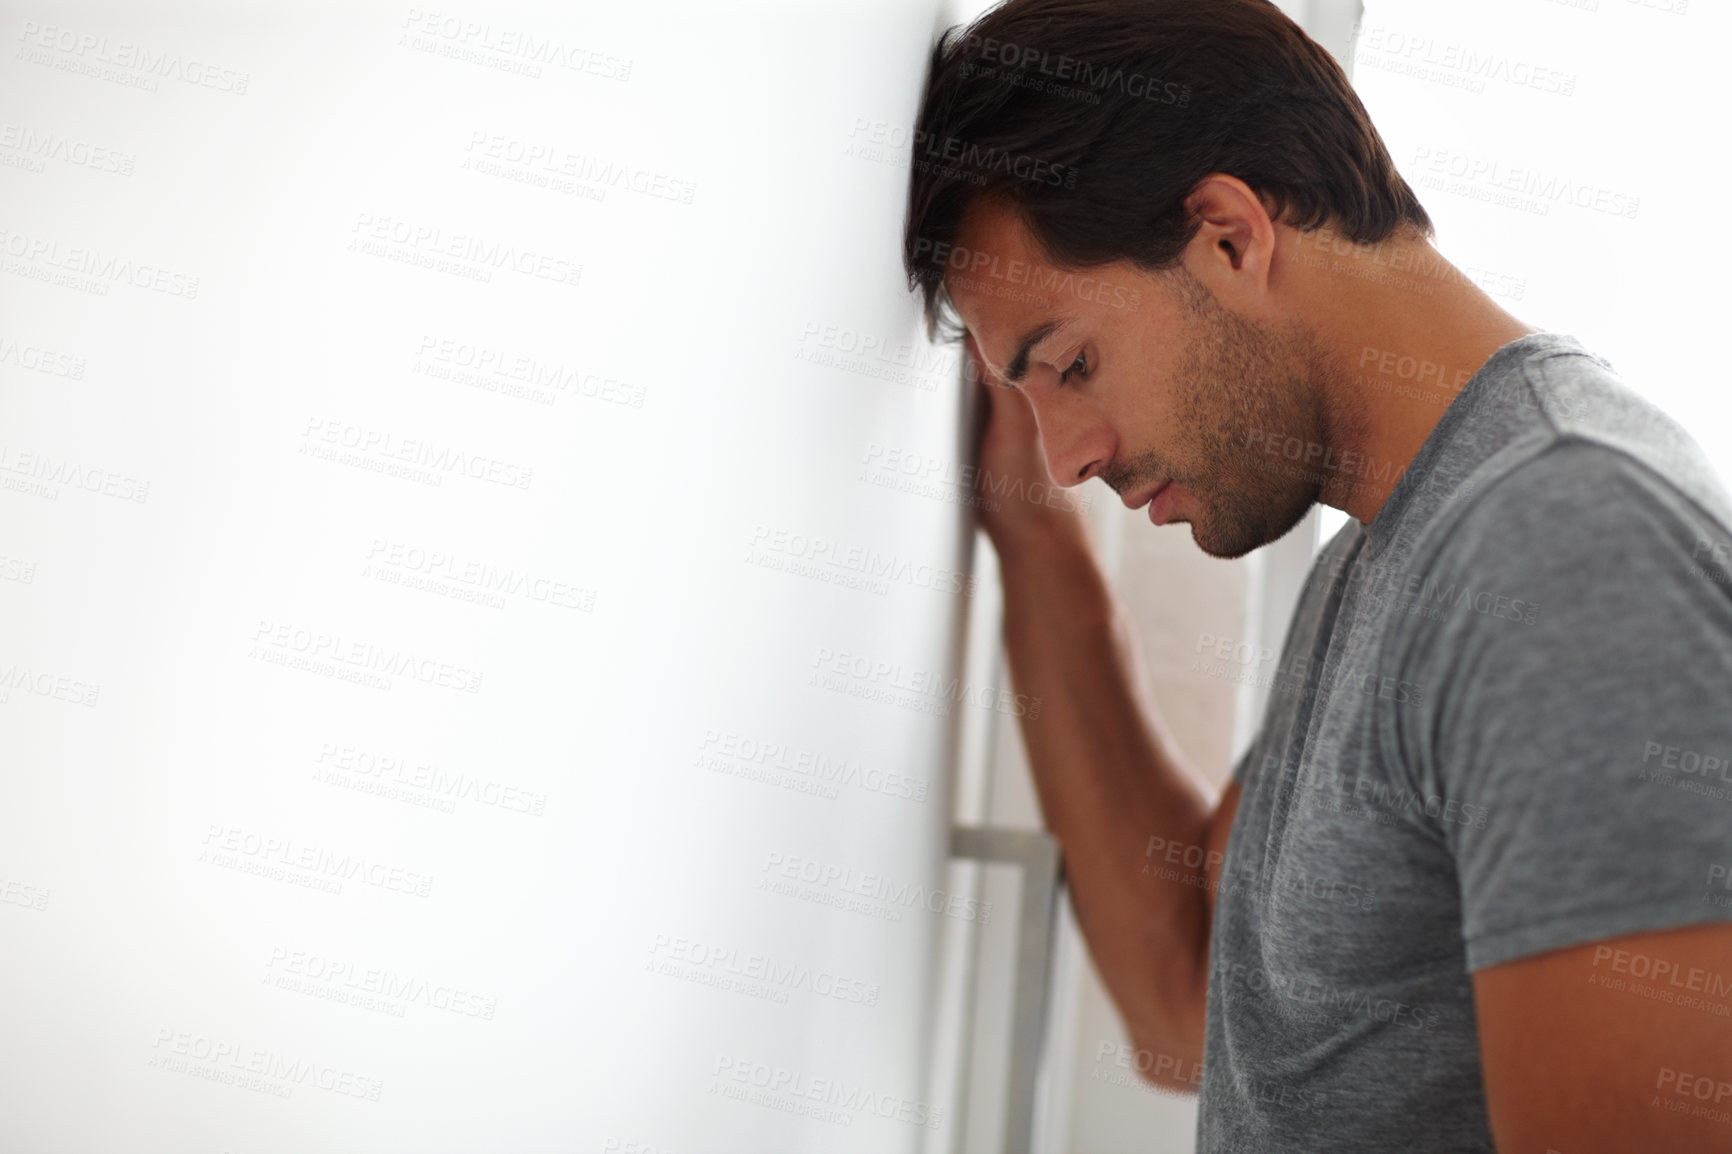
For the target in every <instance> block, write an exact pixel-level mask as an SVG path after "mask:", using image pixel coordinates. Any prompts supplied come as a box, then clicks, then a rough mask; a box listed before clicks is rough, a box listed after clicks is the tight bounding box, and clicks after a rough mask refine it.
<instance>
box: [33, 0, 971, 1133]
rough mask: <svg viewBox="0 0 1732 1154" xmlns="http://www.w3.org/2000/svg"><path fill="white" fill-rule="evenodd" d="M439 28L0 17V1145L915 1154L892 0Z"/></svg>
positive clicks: (901, 306)
mask: <svg viewBox="0 0 1732 1154" xmlns="http://www.w3.org/2000/svg"><path fill="white" fill-rule="evenodd" d="M439 11H440V12H441V13H442V15H434V14H432V10H430V9H422V8H420V7H418V6H412V5H408V4H396V3H393V4H385V3H367V4H361V5H355V4H341V5H338V4H327V5H323V6H320V7H311V6H305V5H302V6H289V7H284V6H281V5H271V6H265V5H255V6H252V7H250V8H248V9H244V10H236V9H229V8H216V7H212V6H191V5H188V6H183V7H176V8H163V7H157V8H155V9H151V10H146V9H141V8H138V7H135V6H129V5H118V4H115V5H83V6H70V5H58V6H48V5H33V4H25V5H20V4H8V5H6V6H5V11H4V14H3V15H0V29H4V30H5V36H6V37H7V40H8V46H7V48H6V59H5V62H4V64H0V107H4V108H5V109H6V110H7V111H6V115H5V117H4V120H5V125H4V128H3V133H4V135H3V136H0V162H3V164H0V204H3V205H4V208H3V209H0V258H3V261H4V264H3V266H0V274H3V275H0V318H3V319H0V479H3V482H4V483H3V485H0V557H3V558H4V561H0V675H3V676H4V678H5V684H4V687H3V688H0V750H3V751H4V753H3V755H0V781H3V783H4V786H5V791H6V799H7V801H6V804H5V805H4V806H0V892H3V893H4V894H5V895H6V899H5V901H4V902H3V903H0V973H3V974H4V988H5V991H6V992H5V994H4V995H0V1032H3V1033H4V1035H5V1037H6V1038H7V1045H6V1047H5V1053H4V1056H0V1084H3V1085H4V1086H5V1087H6V1093H5V1102H6V1105H5V1108H4V1110H0V1147H4V1148H6V1149H28V1150H33V1151H58V1150H65V1151H73V1150H80V1151H81V1150H90V1149H127V1150H135V1151H153V1150H162V1151H185V1150H190V1149H205V1150H212V1151H215V1150H233V1151H248V1152H263V1151H271V1150H280V1151H300V1150H308V1149H321V1150H355V1151H362V1150H365V1151H390V1150H404V1151H411V1150H413V1151H432V1150H451V1151H472V1150H478V1149H509V1150H515V1151H537V1150H561V1151H570V1150H586V1151H606V1150H636V1151H655V1152H675V1154H687V1152H691V1151H700V1150H701V1151H741V1152H750V1154H763V1152H765V1151H776V1150H784V1151H796V1150H812V1149H824V1150H827V1151H838V1152H840V1151H860V1152H866V1151H871V1152H873V1154H877V1152H881V1151H895V1150H905V1151H912V1150H915V1149H918V1148H920V1146H921V1144H922V1143H923V1142H924V1141H925V1140H926V1139H927V1137H928V1136H929V1135H930V1134H931V1133H932V1132H933V1130H932V1129H931V1128H930V1127H929V1126H927V1125H923V1124H921V1121H922V1120H923V1119H924V1120H927V1121H930V1122H933V1123H935V1124H936V1125H938V1126H939V1127H942V1126H947V1125H948V1124H949V1118H948V1117H947V1116H945V1115H943V1114H942V1113H940V1112H939V1110H937V1109H936V1108H934V1107H932V1106H931V1104H929V1103H927V1102H926V1101H924V1100H923V1095H924V1093H925V1090H924V1087H925V1085H926V1078H927V1073H928V1071H927V1070H926V1063H927V1054H928V1052H929V1043H930V1039H929V1037H928V1033H927V1030H928V1020H929V1018H930V1017H931V1016H932V1014H933V1012H934V1000H935V997H936V986H935V979H936V977H937V971H936V969H935V962H934V958H935V956H936V953H935V951H936V944H937V942H938V940H939V938H940V936H941V931H942V929H943V928H944V927H945V926H946V925H947V924H948V923H950V922H951V921H954V920H957V919H958V918H961V919H964V920H966V919H967V918H971V917H978V916H980V914H981V913H982V912H983V911H981V910H980V909H979V907H976V906H973V905H972V904H968V903H964V904H962V905H959V906H958V907H956V909H955V910H953V911H951V912H955V913H956V914H957V917H956V918H953V917H950V916H947V914H946V913H945V912H942V911H944V910H945V900H944V898H945V887H946V886H947V885H948V884H949V874H948V873H947V872H946V869H945V864H944V859H945V855H946V831H947V826H948V818H949V808H950V797H949V792H948V789H949V783H948V776H947V769H948V766H949V765H950V763H951V761H952V758H953V753H954V751H953V748H952V746H953V741H954V739H955V737H956V735H957V734H958V732H959V731H960V730H962V729H963V728H965V727H964V725H963V720H964V718H966V717H967V716H968V715H969V714H970V713H971V712H973V713H986V712H990V705H988V706H982V705H980V704H977V702H978V701H979V700H980V699H979V698H962V699H959V698H958V697H957V696H956V695H951V696H949V697H947V696H946V694H945V691H944V689H942V688H936V689H935V688H933V687H931V686H930V685H929V684H928V683H926V682H925V681H918V682H916V679H918V678H922V677H924V676H925V675H928V674H931V675H940V674H946V673H950V672H952V671H953V670H956V669H957V668H959V661H960V658H961V650H960V642H961V624H962V622H963V621H964V619H965V617H966V615H967V613H968V607H969V604H970V596H969V594H968V592H967V590H966V587H965V585H964V584H963V583H962V582H963V577H959V576H958V574H959V573H960V571H962V570H964V569H965V568H966V565H967V559H968V550H969V548H970V546H971V537H970V535H969V533H968V532H967V513H966V510H965V508H964V507H963V505H962V504H961V503H960V500H959V489H958V486H957V484H956V483H955V477H956V466H957V460H958V456H959V444H960V441H959V438H960V429H961V427H962V424H961V412H960V402H959V397H960V395H961V394H960V392H959V389H958V385H957V375H956V359H955V354H954V351H953V350H950V351H947V352H945V353H943V354H933V353H932V352H931V351H930V350H927V349H925V347H924V344H923V343H922V342H921V339H920V338H919V337H918V336H917V332H918V330H917V327H916V324H915V312H914V305H913V301H912V299H911V298H910V296H909V294H908V293H907V291H906V287H905V284H904V282H903V278H902V271H901V268H900V264H899V251H898V245H897V241H898V238H899V236H900V223H901V214H902V210H903V201H904V196H905V182H906V170H905V168H903V167H902V166H901V164H899V163H898V159H899V158H898V155H897V152H898V150H897V149H896V148H895V147H894V146H889V147H879V146H877V145H875V144H874V143H873V139H872V138H873V136H874V135H875V133H876V131H877V127H878V126H882V125H905V124H907V123H909V122H910V120H911V119H912V116H913V111H914V103H915V101H916V100H917V98H918V80H919V77H920V74H921V71H922V69H923V67H924V63H925V54H926V50H927V46H928V43H929V38H930V34H931V30H932V27H933V25H934V23H935V21H936V20H937V12H936V5H935V4H933V3H930V2H926V0H907V2H894V3H886V2H884V0H870V2H868V0H860V2H857V3H847V4H824V5H812V6H803V5H786V4H769V3H763V4H758V3H730V4H726V5H716V4H713V3H697V2H691V3H676V4H658V5H655V6H647V5H645V6H631V5H610V4H583V5H579V6H576V7H573V6H571V5H563V4H560V5H556V4H519V5H514V6H511V7H500V6H483V5H480V4H475V5H471V6H469V7H467V8H464V9H458V10H448V9H444V8H443V7H442V8H441V9H440V10H439ZM676 30H677V34H675V32H676ZM543 45H551V46H553V48H554V54H552V55H546V54H544V55H542V56H541V57H540V59H539V62H537V59H536V55H537V53H540V52H541V48H542V46H543ZM901 152H903V153H905V152H906V144H905V143H904V144H903V146H902V148H901ZM610 165H611V166H613V167H612V168H611V169H610V168H609V167H608V166H610ZM597 166H599V169H598V167H597ZM628 172H629V175H625V176H624V179H620V180H618V181H617V182H616V181H615V180H614V179H613V175H617V174H625V173H628ZM610 174H611V175H610ZM159 273H160V275H159ZM195 281H196V286H195V284H194V282H195ZM74 370H76V371H74ZM525 377H528V378H532V379H535V380H539V382H540V383H538V384H535V385H534V386H533V387H532V388H531V389H530V390H529V391H527V392H526V391H524V389H523V387H522V386H523V384H524V378H525ZM453 453H456V454H460V455H461V456H460V457H453V456H452V454H453ZM907 461H914V462H917V463H922V462H924V463H932V464H934V466H935V468H936V472H935V473H933V474H931V475H925V474H924V473H923V476H924V477H925V479H924V480H923V481H921V483H920V484H919V485H917V486H915V487H912V488H902V487H898V486H899V485H900V484H901V483H902V482H903V481H904V480H905V474H904V473H903V472H902V471H901V467H902V465H903V463H904V462H907ZM406 464H407V465H408V466H409V467H408V468H405V465H406ZM453 466H455V467H453ZM820 540H821V541H822V542H823V544H822V545H820V544H818V543H817V542H819V541H820ZM881 565H882V566H884V567H885V568H884V569H880V566H881ZM799 566H805V568H804V569H803V570H802V569H799V568H798V567H799ZM862 569H866V570H869V571H870V574H881V575H877V576H872V575H870V574H869V575H868V579H865V580H862V579H861V577H862ZM964 576H965V575H964ZM496 578H497V579H498V580H500V581H502V582H504V583H505V587H504V588H503V589H502V590H500V591H498V592H494V591H493V590H492V587H493V584H494V581H495V579H496ZM519 579H521V581H520V580H519ZM839 655H846V657H842V656H839ZM374 658H377V659H378V661H377V665H374V666H373V667H371V668H370V667H369V666H370V664H371V663H372V661H373V659H374ZM856 659H860V660H863V661H864V662H865V664H864V665H857V664H856V663H855V662H856ZM402 663H408V664H406V665H405V664H402ZM380 667H383V669H382V670H381V668H380ZM893 682H895V683H898V684H902V685H903V686H904V687H903V688H900V689H898V688H894V687H892V683H893ZM911 682H912V683H913V684H912V686H911V687H910V683H911ZM964 688H966V687H964ZM863 692H864V693H870V694H872V695H873V696H860V694H861V693H863ZM817 758H822V759H825V761H826V762H827V763H831V764H833V765H834V766H835V767H836V768H839V769H840V771H841V772H842V773H843V774H844V775H847V780H844V781H843V782H841V783H837V782H835V781H832V780H826V776H827V775H826V771H825V770H822V769H820V768H819V767H818V764H817V762H816V760H815V759H817ZM783 763H785V767H784V764H783ZM808 871H809V872H808ZM787 874H792V875H793V876H792V877H789V876H786V875H787ZM802 877H805V878H806V880H805V881H802V880H801V878H802ZM879 885H888V887H889V891H888V892H879V896H876V897H861V896H860V895H859V893H858V891H859V890H862V889H868V888H871V887H874V886H879ZM933 894H935V895H937V897H936V898H935V899H934V900H935V901H936V906H937V908H938V909H939V910H940V911H941V912H939V913H932V912H930V911H929V909H928V908H927V907H926V906H925V905H923V904H921V902H922V901H923V899H925V897H926V896H927V895H933ZM737 1074H743V1075H745V1077H744V1079H743V1080H742V1079H740V1078H737V1077H735V1075H737ZM249 1079H251V1081H250V1082H249ZM771 1081H774V1082H775V1084H776V1087H777V1092H776V1093H775V1094H773V1095H772V1094H765V1093H764V1092H763V1084H764V1083H767V1082H771ZM826 1087H831V1088H835V1089H839V1090H840V1091H842V1093H843V1094H845V1095H846V1096H848V1097H849V1098H850V1099H851V1101H850V1102H849V1103H846V1104H843V1105H842V1106H840V1107H835V1104H834V1097H833V1095H831V1094H829V1093H827V1091H826ZM800 1095H815V1097H804V1098H802V1097H800ZM826 1102H828V1103H829V1104H830V1105H831V1106H832V1108H836V1109H839V1112H840V1114H841V1115H842V1116H843V1117H841V1118H829V1119H823V1118H819V1117H816V1116H814V1115H813V1113H812V1112H811V1110H810V1107H812V1106H814V1105H818V1106H823V1105H825V1104H826ZM898 1115H900V1117H898Z"/></svg>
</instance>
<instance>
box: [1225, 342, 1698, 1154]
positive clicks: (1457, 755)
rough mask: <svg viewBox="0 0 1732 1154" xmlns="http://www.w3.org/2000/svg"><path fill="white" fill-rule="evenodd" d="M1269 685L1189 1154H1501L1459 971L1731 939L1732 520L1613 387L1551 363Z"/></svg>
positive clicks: (1469, 395) (1522, 388)
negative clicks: (1194, 1152)
mask: <svg viewBox="0 0 1732 1154" xmlns="http://www.w3.org/2000/svg"><path fill="white" fill-rule="evenodd" d="M1704 384H1705V385H1711V386H1712V387H1714V388H1720V387H1722V385H1723V382H1721V381H1718V380H1716V381H1712V382H1704ZM1279 661H1280V665H1279V667H1278V668H1276V669H1274V670H1272V671H1271V670H1265V672H1267V673H1269V674H1271V675H1272V677H1273V681H1272V683H1271V689H1270V696H1269V704H1268V707H1267V710H1266V712H1265V714H1264V717H1263V720H1262V724H1261V726H1260V728H1259V730H1258V732H1257V736H1256V738H1255V739H1254V740H1253V741H1252V743H1251V745H1250V747H1249V748H1248V749H1247V751H1246V752H1245V754H1244V756H1243V757H1241V758H1240V760H1239V761H1238V763H1237V764H1236V765H1235V766H1234V770H1233V774H1234V778H1235V779H1236V780H1237V781H1238V782H1239V785H1240V788H1241V790H1242V794H1241V797H1240V801H1239V807H1238V812H1237V815H1236V817H1235V819H1234V821H1233V827H1232V831H1231V833H1230V835H1229V839H1228V842H1227V847H1226V850H1225V853H1224V857H1223V867H1222V870H1223V872H1222V880H1221V885H1220V889H1219V890H1218V894H1217V904H1216V909H1215V918H1214V929H1213V936H1212V940H1211V943H1210V960H1209V964H1210V970H1209V985H1208V1003H1207V1004H1208V1010H1207V1033H1206V1035H1205V1051H1204V1062H1203V1078H1202V1086H1201V1102H1200V1113H1199V1117H1198V1143H1197V1148H1198V1149H1199V1150H1200V1151H1202V1152H1204V1154H1226V1152H1229V1151H1232V1152H1236V1154H1283V1152H1287V1151H1292V1152H1303V1154H1322V1152H1325V1151H1327V1152H1330V1154H1356V1152H1360V1151H1363V1152H1365V1154H1373V1152H1375V1154H1389V1152H1391V1151H1402V1152H1404V1154H1406V1152H1429V1151H1438V1152H1441V1151H1451V1152H1454V1151H1486V1152H1490V1151H1492V1150H1494V1146H1493V1143H1492V1136H1491V1128H1490V1123H1489V1121H1488V1119H1487V1117H1486V1110H1485V1097H1484V1090H1483V1082H1482V1078H1481V1072H1480V1064H1479V1038H1478V1033H1477V1030H1476V1027H1475V1021H1474V1004H1473V986H1472V979H1471V977H1470V971H1473V970H1478V969H1482V968H1484V967H1486V966H1495V965H1498V964H1499V963H1502V962H1507V961H1510V960H1511V959H1514V958H1520V957H1524V956H1526V955H1529V954H1536V953H1540V952H1542V951H1546V950H1554V949H1559V948H1562V947H1565V946H1572V945H1577V944H1580V943H1584V942H1591V941H1596V940H1598V939H1603V938H1608V937H1615V936H1618V935H1622V934H1629V933H1636V932H1640V931H1645V930H1657V929H1662V928H1666V927H1675V926H1682V925H1687V924H1694V923H1701V922H1709V921H1721V920H1732V889H1728V888H1724V887H1725V886H1727V885H1732V883H1726V882H1723V881H1722V880H1721V879H1723V878H1724V877H1725V875H1726V874H1727V872H1729V871H1728V870H1727V869H1726V866H1727V865H1729V864H1732V500H1729V499H1728V496H1727V494H1726V492H1725V490H1724V489H1723V488H1722V486H1721V485H1720V483H1719V482H1718V480H1717V479H1716V478H1715V475H1714V472H1713V470H1712V468H1711V467H1710V466H1709V464H1708V462H1707V460H1706V459H1705V457H1704V456H1703V454H1702V452H1701V449H1700V448H1699V446H1698V445H1697V444H1696V443H1695V442H1694V441H1693V440H1692V439H1691V438H1690V437H1689V435H1688V434H1686V433H1685V432H1684V430H1683V429H1682V428H1681V427H1680V426H1679V425H1678V424H1677V423H1676V422H1675V421H1673V420H1672V419H1671V418H1670V417H1668V416H1666V415H1665V414H1664V413H1663V412H1661V411H1660V410H1659V409H1658V408H1656V407H1655V406H1654V405H1653V404H1651V403H1649V402H1647V401H1645V400H1643V399H1642V398H1641V397H1640V396H1638V395H1637V394H1636V393H1635V392H1634V391H1633V390H1631V389H1630V387H1629V386H1628V385H1626V384H1624V383H1623V382H1622V381H1620V380H1619V379H1618V378H1617V377H1616V376H1615V375H1614V374H1613V372H1612V368H1611V366H1610V365H1609V364H1608V363H1607V362H1606V361H1604V360H1602V359H1600V358H1599V357H1595V356H1593V355H1591V354H1589V353H1587V352H1586V351H1585V350H1584V349H1583V348H1582V346H1581V344H1580V343H1579V342H1577V341H1576V340H1575V339H1574V338H1573V337H1569V336H1565V335H1562V334H1558V333H1535V334H1530V335H1528V336H1525V337H1522V338H1520V339H1518V340H1514V341H1511V342H1510V343H1508V344H1506V345H1504V346H1503V347H1502V348H1500V349H1498V350H1497V352H1496V353H1494V354H1493V355H1492V356H1491V357H1490V359H1488V360H1487V361H1486V363H1485V364H1484V365H1483V366H1482V367H1481V368H1480V370H1479V372H1478V373H1476V374H1475V375H1474V376H1473V378H1472V379H1471V380H1469V381H1468V383H1467V384H1466V385H1465V386H1464V387H1463V388H1462V390H1461V391H1460V393H1459V394H1457V395H1456V397H1455V398H1454V399H1453V400H1451V401H1450V403H1449V405H1448V407H1447V408H1445V409H1444V411H1443V413H1442V416H1441V417H1440V419H1439V421H1438V423H1437V425H1436V427H1435V429H1434V430H1433V431H1432V433H1431V434H1430V436H1429V437H1428V438H1427V440H1426V441H1425V443H1424V445H1423V446H1422V447H1421V448H1420V450H1419V453H1418V455H1417V456H1416V457H1415V458H1414V460H1413V462H1412V464H1411V465H1410V466H1409V467H1408V469H1407V470H1406V472H1405V473H1404V474H1402V475H1401V478H1400V480H1399V482H1398V483H1397V484H1396V486H1395V488H1394V490H1393V491H1392V492H1391V494H1390V496H1389V498H1388V500H1387V502H1386V503H1385V504H1384V506H1383V508H1382V509H1381V510H1380V511H1379V512H1378V515H1377V517H1376V518H1375V519H1374V520H1373V521H1372V522H1371V524H1370V525H1368V526H1365V525H1361V524H1360V523H1359V522H1358V521H1356V520H1349V521H1348V522H1347V524H1346V525H1345V526H1344V527H1343V528H1342V529H1341V531H1340V532H1339V533H1337V534H1336V535H1335V537H1334V539H1333V540H1331V541H1330V543H1329V544H1328V545H1327V546H1326V547H1325V548H1324V549H1323V550H1322V552H1321V553H1319V554H1318V556H1317V559H1316V561H1315V562H1314V563H1313V565H1312V568H1311V572H1310V575H1309V576H1308V577H1307V579H1306V584H1305V588H1304V590H1303V592H1302V593H1301V595H1300V598H1299V603H1298V605H1297V607H1296V608H1295V611H1294V614H1293V618H1292V623H1291V625H1290V626H1289V629H1288V635H1287V638H1286V641H1285V643H1284V646H1283V649H1282V652H1281V656H1280V658H1279ZM1716 865H1718V866H1720V867H1721V868H1720V870H1718V871H1716V870H1715V868H1714V867H1715V866H1716ZM1611 971H1612V966H1611V964H1610V963H1608V966H1607V975H1606V976H1607V978H1608V979H1610V978H1611V977H1612V973H1611ZM1625 977H1626V979H1627V978H1628V975H1625ZM1711 977H1717V978H1718V980H1719V981H1720V984H1721V985H1723V986H1725V985H1728V982H1729V981H1732V975H1711ZM1674 984H1676V983H1674ZM1694 984H1697V985H1700V984H1701V983H1699V982H1698V983H1694ZM1589 992H1591V993H1596V994H1598V993H1601V992H1602V991H1589ZM1603 993H1604V996H1608V997H1631V996H1635V995H1634V994H1633V993H1629V992H1621V993H1615V992H1612V991H1611V990H1609V989H1608V990H1606V991H1603ZM1677 994H1678V996H1683V995H1684V994H1685V991H1684V990H1682V989H1680V990H1679V991H1677ZM1715 994H1716V992H1715V991H1710V990H1696V991H1694V995H1693V996H1695V995H1699V996H1703V997H1706V998H1707V999H1708V1000H1709V1001H1711V1002H1712V1003H1713V1005H1714V1007H1717V1008H1710V1009H1708V1010H1707V1011H1705V1012H1713V1013H1722V1014H1724V1013H1726V1012H1727V1009H1726V1007H1727V1006H1732V988H1728V989H1722V990H1719V991H1718V996H1717V997H1716V996H1715Z"/></svg>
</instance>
